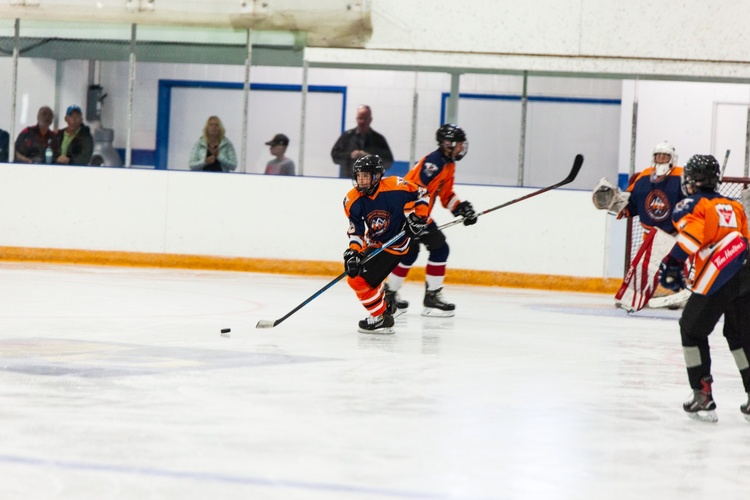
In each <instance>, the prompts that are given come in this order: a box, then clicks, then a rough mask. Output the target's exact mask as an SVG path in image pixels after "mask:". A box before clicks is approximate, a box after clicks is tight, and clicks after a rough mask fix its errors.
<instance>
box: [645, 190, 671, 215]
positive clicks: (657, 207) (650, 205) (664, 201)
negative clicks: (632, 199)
mask: <svg viewBox="0 0 750 500" xmlns="http://www.w3.org/2000/svg"><path fill="white" fill-rule="evenodd" d="M645 205H646V213H647V214H648V216H649V217H651V218H652V219H653V220H655V221H657V222H661V221H663V220H666V218H667V217H669V213H670V206H669V198H667V195H666V194H664V191H662V190H661V189H654V190H653V191H651V192H650V193H649V194H648V196H647V197H646V203H645Z"/></svg>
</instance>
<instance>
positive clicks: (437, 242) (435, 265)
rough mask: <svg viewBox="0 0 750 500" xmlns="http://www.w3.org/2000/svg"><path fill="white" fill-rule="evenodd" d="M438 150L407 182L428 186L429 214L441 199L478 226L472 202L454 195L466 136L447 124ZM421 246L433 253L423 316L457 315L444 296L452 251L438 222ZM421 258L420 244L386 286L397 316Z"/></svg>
mask: <svg viewBox="0 0 750 500" xmlns="http://www.w3.org/2000/svg"><path fill="white" fill-rule="evenodd" d="M435 137H436V139H437V143H438V148H437V149H436V150H435V151H433V152H432V153H430V154H429V155H427V156H425V157H424V158H422V159H421V160H420V161H419V162H418V163H417V164H416V165H415V166H414V168H412V169H411V170H410V171H409V173H407V174H406V176H405V178H406V179H407V180H410V181H414V182H416V183H417V184H419V185H420V186H424V187H425V188H427V190H428V191H429V193H430V206H429V212H428V214H429V213H432V207H433V206H434V204H435V199H436V198H437V197H440V202H441V203H442V205H443V206H444V207H445V208H447V209H448V210H450V211H451V213H452V214H453V215H455V216H461V217H463V218H464V224H465V225H467V226H469V225H471V224H474V223H476V221H477V216H476V213H475V212H474V208H473V207H472V206H471V203H469V202H468V201H461V200H460V199H459V198H458V197H457V196H456V194H455V193H454V192H453V181H454V175H455V171H456V162H457V161H460V160H461V159H462V158H463V157H464V156H466V153H467V152H468V150H469V143H468V141H467V140H466V133H465V132H464V131H463V129H462V128H461V127H459V126H458V125H454V124H452V123H446V124H445V125H443V126H441V127H440V128H439V129H438V130H437V133H436V134H435ZM419 243H421V244H423V245H424V246H425V247H427V250H428V251H429V252H430V254H429V257H428V260H427V269H426V283H425V295H424V300H423V302H422V304H423V305H424V310H423V311H422V315H423V316H440V317H450V316H453V315H454V314H455V309H456V306H455V304H451V303H450V302H446V301H445V300H444V299H443V296H442V293H441V292H442V290H443V279H444V278H445V266H446V262H447V260H448V254H449V248H448V243H446V240H445V235H444V234H443V232H442V231H440V230H439V229H438V228H437V225H436V224H435V221H433V220H432V219H430V220H429V223H428V225H427V229H426V230H425V233H424V234H423V235H421V236H420V238H419ZM418 255H419V244H417V245H412V247H411V250H410V251H409V253H408V254H407V255H406V256H405V257H404V258H403V259H402V260H401V262H400V263H399V264H398V266H396V268H395V269H394V270H393V272H392V273H391V275H390V276H389V277H388V282H387V283H386V294H387V295H388V296H389V297H393V300H394V303H395V304H396V308H397V313H396V314H397V315H398V314H403V313H404V312H406V309H407V308H408V307H409V303H408V302H407V301H406V300H403V299H401V297H400V296H399V295H398V290H399V289H400V288H401V285H402V284H403V283H404V280H405V279H406V276H407V275H408V274H409V270H410V269H411V266H412V265H414V262H415V261H416V260H417V256H418Z"/></svg>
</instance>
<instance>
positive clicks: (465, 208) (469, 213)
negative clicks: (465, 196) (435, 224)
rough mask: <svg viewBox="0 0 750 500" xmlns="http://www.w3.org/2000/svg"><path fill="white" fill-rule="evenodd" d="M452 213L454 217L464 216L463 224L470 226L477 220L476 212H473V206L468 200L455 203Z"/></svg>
mask: <svg viewBox="0 0 750 500" xmlns="http://www.w3.org/2000/svg"><path fill="white" fill-rule="evenodd" d="M453 215H455V216H456V217H463V218H464V226H471V225H472V224H476V222H477V214H476V212H474V207H472V206H471V203H469V202H468V201H462V202H461V203H459V204H458V205H456V209H455V210H453Z"/></svg>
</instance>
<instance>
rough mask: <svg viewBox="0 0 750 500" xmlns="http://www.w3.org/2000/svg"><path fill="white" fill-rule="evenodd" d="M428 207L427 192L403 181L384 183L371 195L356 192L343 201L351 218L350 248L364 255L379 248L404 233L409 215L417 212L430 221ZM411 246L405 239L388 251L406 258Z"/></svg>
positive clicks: (345, 210) (392, 178) (398, 241)
mask: <svg viewBox="0 0 750 500" xmlns="http://www.w3.org/2000/svg"><path fill="white" fill-rule="evenodd" d="M429 205H430V198H429V195H428V194H427V190H426V189H425V188H423V187H421V186H419V185H417V184H415V183H413V182H409V181H407V180H405V179H403V178H401V177H385V178H383V179H381V181H380V184H379V185H378V189H377V191H375V193H373V194H372V195H366V194H364V193H360V192H359V191H358V190H357V188H353V189H352V190H351V191H349V192H348V193H347V195H346V198H344V212H345V213H346V216H347V217H348V218H349V230H348V231H347V234H348V235H349V248H353V249H354V250H357V251H358V252H361V251H362V250H364V249H365V248H366V247H370V246H372V247H380V246H381V245H382V244H383V243H385V242H386V241H388V240H390V239H391V238H393V237H394V236H396V235H397V234H398V233H399V232H401V230H402V228H403V226H404V222H406V216H407V214H409V213H411V212H415V213H416V214H417V215H418V216H420V217H423V218H425V219H427V217H428V215H429V212H428V210H429ZM409 242H410V239H409V238H408V237H407V236H404V237H402V238H400V239H399V240H397V241H396V242H394V243H393V244H392V245H391V246H389V247H388V248H386V249H385V251H386V252H389V253H392V254H395V255H403V254H405V253H406V252H407V251H408V250H409Z"/></svg>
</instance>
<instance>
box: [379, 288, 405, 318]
mask: <svg viewBox="0 0 750 500" xmlns="http://www.w3.org/2000/svg"><path fill="white" fill-rule="evenodd" d="M385 303H386V307H388V312H389V313H391V314H392V315H393V318H394V319H395V318H398V317H399V316H401V315H402V314H404V313H405V312H406V310H407V309H408V308H409V302H407V301H406V300H404V299H402V298H401V296H399V294H398V292H394V291H393V290H391V289H390V288H388V283H385Z"/></svg>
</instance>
